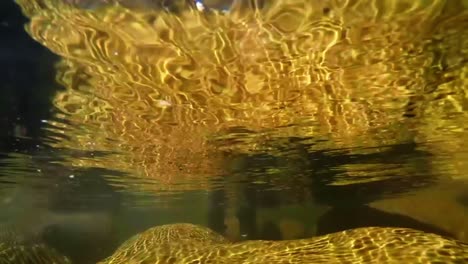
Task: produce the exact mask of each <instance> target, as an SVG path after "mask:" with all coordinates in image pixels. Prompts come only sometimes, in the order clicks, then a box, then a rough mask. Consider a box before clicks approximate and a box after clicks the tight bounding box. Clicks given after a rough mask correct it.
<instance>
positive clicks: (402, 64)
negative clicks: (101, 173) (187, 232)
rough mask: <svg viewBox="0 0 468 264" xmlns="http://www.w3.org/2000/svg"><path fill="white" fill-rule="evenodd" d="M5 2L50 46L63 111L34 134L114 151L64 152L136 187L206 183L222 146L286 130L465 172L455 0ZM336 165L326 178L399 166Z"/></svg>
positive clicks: (442, 170) (225, 170) (271, 142)
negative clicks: (396, 149)
mask: <svg viewBox="0 0 468 264" xmlns="http://www.w3.org/2000/svg"><path fill="white" fill-rule="evenodd" d="M17 2H18V3H19V5H20V6H21V7H22V9H23V12H24V13H25V14H26V15H27V16H28V17H29V18H30V19H31V22H30V23H29V24H28V25H27V30H28V32H29V33H30V34H31V36H32V37H33V38H34V39H35V40H37V41H38V42H40V43H42V44H43V45H44V46H46V47H47V48H49V49H50V50H52V51H53V52H55V53H57V54H58V55H60V56H61V57H62V60H61V61H60V63H59V64H58V65H57V71H58V75H57V79H58V81H59V82H60V83H61V84H63V86H64V87H65V88H66V89H65V90H64V91H61V92H59V93H58V94H57V95H56V97H55V98H54V104H55V106H56V107H57V109H58V110H59V113H58V114H57V118H58V119H61V120H66V122H53V123H52V124H51V125H52V126H51V128H50V131H51V132H54V133H57V134H59V135H60V134H63V135H66V137H60V138H59V140H58V141H57V142H56V143H54V146H55V147H66V148H71V149H80V150H88V151H90V153H92V152H95V151H103V152H109V153H115V154H114V155H113V156H110V157H107V158H100V159H96V158H92V157H90V158H81V159H69V160H67V163H68V164H70V165H73V166H83V167H101V168H113V169H116V170H120V171H125V172H128V173H130V174H131V175H136V177H140V178H142V179H153V180H154V181H155V182H157V184H142V185H138V186H136V187H137V188H143V189H145V190H153V191H154V190H168V189H175V190H179V191H180V190H189V189H209V188H210V186H211V184H212V183H211V181H210V180H211V179H213V178H216V177H218V176H222V175H227V174H229V171H230V168H233V167H234V168H235V167H236V164H235V162H234V163H233V158H232V157H236V156H237V155H244V154H248V155H255V154H258V153H267V154H269V155H273V156H283V157H284V156H287V155H288V153H289V151H293V152H294V150H295V149H297V148H298V146H296V145H295V144H293V143H291V142H290V141H288V140H287V139H288V138H296V139H300V140H299V141H300V142H301V145H300V146H308V147H307V148H306V149H304V151H306V152H307V151H317V150H324V149H326V150H333V149H347V150H349V153H351V154H352V153H356V154H363V153H374V152H375V153H380V152H382V151H384V150H385V149H386V147H385V146H390V145H392V144H401V143H405V142H412V141H415V142H417V143H424V144H422V145H421V150H424V151H428V152H430V153H433V154H434V158H433V159H432V160H431V161H432V162H433V165H434V166H433V168H434V170H435V171H436V173H437V174H438V175H442V177H451V178H457V179H461V180H466V177H465V176H464V175H463V171H464V168H465V167H466V166H467V165H466V164H467V163H466V162H465V160H466V153H465V152H464V151H463V150H464V149H465V148H464V144H465V143H463V142H464V139H465V138H466V137H467V136H466V127H465V123H466V122H465V121H466V120H467V119H466V107H467V106H468V104H467V101H466V100H467V97H466V90H465V87H468V86H467V77H466V74H467V72H468V67H467V65H466V59H467V57H468V56H467V51H468V44H467V42H468V29H467V28H468V27H466V25H467V19H468V12H467V3H466V1H463V0H454V1H443V0H433V1H409V0H408V1H407V0H385V1H375V0H362V1H338V0H336V1H302V0H301V1H299V0H283V1H275V2H265V4H264V5H262V6H257V7H252V6H249V5H244V4H235V5H233V6H232V7H231V9H230V11H229V12H227V13H225V12H220V11H216V10H205V11H199V10H197V9H195V8H191V7H190V6H183V5H182V6H180V7H179V8H178V12H166V11H164V10H161V9H158V8H153V9H150V8H146V9H141V8H133V9H132V7H129V6H126V5H125V4H123V5H120V4H108V5H102V6H97V7H94V8H87V9H83V8H79V7H78V6H76V5H71V4H68V2H67V1H61V0H33V1H30V0H17ZM78 2H79V1H78ZM254 2H255V1H254ZM123 3H125V1H123ZM142 3H143V2H142ZM177 3H179V2H177ZM236 3H242V1H236ZM282 142H287V143H286V147H285V146H284V145H283V143H282ZM374 147H376V148H374ZM293 160H294V158H293ZM389 166H390V165H389ZM342 169H344V170H345V171H346V173H345V176H346V177H341V178H339V181H337V182H333V183H330V184H335V185H346V184H350V183H356V182H368V181H379V180H384V179H385V177H383V176H381V175H379V171H378V170H379V169H380V170H382V171H387V172H388V170H390V171H391V170H395V173H399V172H401V170H402V169H401V168H399V167H394V168H392V167H391V166H390V167H389V168H384V167H382V164H352V165H346V164H345V165H343V166H342ZM372 170H374V172H375V173H374V174H372V173H370V171H372ZM410 171H411V170H410ZM406 172H407V171H406ZM119 180H120V181H122V182H123V183H122V182H121V183H120V184H122V185H125V179H119ZM130 185H131V186H133V187H135V185H134V184H130Z"/></svg>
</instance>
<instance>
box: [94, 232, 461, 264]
mask: <svg viewBox="0 0 468 264" xmlns="http://www.w3.org/2000/svg"><path fill="white" fill-rule="evenodd" d="M466 261H468V245H466V244H463V243H460V242H456V241H453V240H448V239H444V238H442V237H440V236H437V235H432V234H427V233H423V232H420V231H415V230H411V229H404V228H360V229H354V230H348V231H344V232H340V233H333V234H330V235H326V236H321V237H315V238H310V239H301V240H285V241H275V242H273V241H247V242H241V243H230V242H229V241H227V240H225V239H223V238H222V237H221V236H220V235H218V234H216V233H214V232H213V231H211V230H209V229H207V228H204V227H201V226H195V225H192V224H172V225H163V226H158V227H154V228H151V229H148V230H147V231H145V232H143V233H141V234H138V235H136V236H134V237H133V238H131V239H129V240H128V241H127V242H125V243H124V244H123V245H122V246H121V247H119V248H118V249H117V251H116V252H115V253H114V255H112V256H110V257H109V258H107V259H106V260H104V261H103V262H100V263H102V264H104V263H107V264H111V263H114V264H116V263H463V262H466Z"/></svg>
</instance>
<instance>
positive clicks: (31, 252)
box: [0, 242, 71, 264]
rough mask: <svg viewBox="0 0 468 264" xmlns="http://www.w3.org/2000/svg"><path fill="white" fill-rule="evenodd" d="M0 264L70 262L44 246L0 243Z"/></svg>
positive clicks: (38, 244)
mask: <svg viewBox="0 0 468 264" xmlns="http://www.w3.org/2000/svg"><path fill="white" fill-rule="evenodd" d="M0 263H2V264H10V263H22V264H27V263H51V264H68V263H71V262H70V260H69V259H68V258H67V257H65V256H62V255H60V253H58V252H57V251H56V250H54V249H53V248H50V247H49V246H46V245H45V244H40V243H37V244H30V245H24V244H23V245H12V244H10V243H3V242H0Z"/></svg>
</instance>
